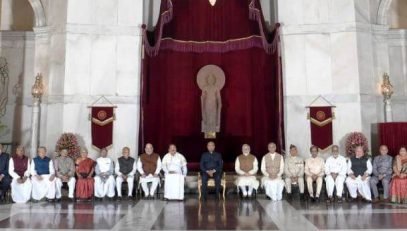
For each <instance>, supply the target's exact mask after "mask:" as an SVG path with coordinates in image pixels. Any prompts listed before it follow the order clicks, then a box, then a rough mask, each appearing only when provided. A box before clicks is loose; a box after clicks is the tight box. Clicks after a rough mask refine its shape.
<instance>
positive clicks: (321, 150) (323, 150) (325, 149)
mask: <svg viewBox="0 0 407 231" xmlns="http://www.w3.org/2000/svg"><path fill="white" fill-rule="evenodd" d="M330 148H332V144H331V145H329V146H328V147H326V148H324V149H321V148H319V147H318V149H319V151H320V152H325V151H327V150H328V149H330Z"/></svg>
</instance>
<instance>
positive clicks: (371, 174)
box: [235, 143, 407, 203]
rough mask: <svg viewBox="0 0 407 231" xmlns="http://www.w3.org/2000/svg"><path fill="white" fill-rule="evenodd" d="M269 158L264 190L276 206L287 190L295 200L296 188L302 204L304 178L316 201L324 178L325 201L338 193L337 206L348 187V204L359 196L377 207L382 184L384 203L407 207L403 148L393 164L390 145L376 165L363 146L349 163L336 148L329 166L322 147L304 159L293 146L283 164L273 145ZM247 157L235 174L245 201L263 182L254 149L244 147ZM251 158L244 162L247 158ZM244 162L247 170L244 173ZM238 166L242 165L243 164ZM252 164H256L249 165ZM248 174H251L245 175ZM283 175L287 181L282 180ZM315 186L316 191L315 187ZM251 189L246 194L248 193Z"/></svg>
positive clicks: (406, 164) (406, 154)
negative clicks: (314, 184)
mask: <svg viewBox="0 0 407 231" xmlns="http://www.w3.org/2000/svg"><path fill="white" fill-rule="evenodd" d="M268 148H269V153H268V154H266V155H265V156H264V157H263V158H262V162H261V172H262V174H263V175H264V177H263V178H262V180H261V181H262V186H263V187H264V189H265V192H266V195H267V196H268V197H269V198H270V199H271V200H274V201H277V200H281V199H282V194H283V190H284V186H285V189H286V192H287V194H288V199H291V198H292V196H291V193H292V190H291V188H292V185H293V184H295V185H297V186H298V188H299V191H300V195H301V196H300V197H301V199H304V198H305V197H304V189H305V187H304V178H305V183H306V184H307V189H308V193H309V198H311V200H312V201H313V202H318V201H319V198H320V194H321V189H322V186H323V180H324V179H325V184H326V191H327V194H328V199H327V202H328V203H331V202H333V201H334V195H333V193H334V190H335V188H336V201H337V202H339V203H342V195H343V189H344V185H345V184H346V186H347V188H348V191H349V194H350V200H351V201H353V200H355V199H356V198H357V196H358V193H359V194H360V195H361V196H362V197H363V199H364V200H365V201H366V202H372V193H373V197H374V199H373V202H379V192H378V189H377V185H378V183H379V182H381V183H382V185H383V194H384V195H383V201H384V202H390V201H391V202H394V203H407V188H406V187H407V150H406V147H404V146H403V147H401V148H400V150H399V154H398V155H397V156H396V158H395V160H394V161H393V158H392V157H391V156H389V155H388V148H387V146H386V145H382V146H381V147H380V155H377V156H376V157H375V158H374V160H373V164H372V162H371V160H370V158H369V157H368V156H367V155H366V154H365V151H364V149H363V147H362V146H357V147H356V148H355V150H354V155H353V156H352V157H349V158H346V157H344V156H342V155H340V154H339V147H338V146H337V145H334V146H332V155H331V156H330V157H329V158H328V159H327V160H326V161H325V160H324V159H322V158H321V157H318V147H316V146H312V147H311V148H310V152H311V157H310V158H308V159H306V160H304V159H303V158H302V157H300V156H298V150H297V148H296V147H295V146H294V145H291V146H290V155H289V156H288V157H286V158H285V159H284V158H283V157H282V156H281V155H280V154H278V153H275V144H274V143H271V144H269V147H268ZM242 152H243V155H244V156H245V157H244V158H242V157H240V158H238V159H236V163H235V168H236V172H237V173H238V174H239V175H240V176H239V178H238V180H237V184H238V185H239V186H240V188H241V190H242V194H243V196H244V197H246V196H250V195H251V193H252V191H253V188H254V189H257V187H258V186H259V182H258V181H257V179H256V177H255V173H256V172H257V165H258V164H257V160H256V158H255V157H254V156H253V155H251V154H250V147H249V146H248V145H243V147H242ZM249 157H251V158H250V159H251V160H250V161H248V163H246V159H248V158H249ZM242 161H243V162H244V163H245V164H244V166H250V167H249V168H247V167H245V169H242V167H241V166H242ZM239 162H240V163H239ZM249 163H252V165H250V164H249ZM248 169H250V171H246V170H248ZM283 176H284V179H283ZM314 182H315V183H316V189H315V190H314V187H313V183H314ZM246 188H248V191H246V190H247V189H246Z"/></svg>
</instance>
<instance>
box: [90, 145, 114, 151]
mask: <svg viewBox="0 0 407 231" xmlns="http://www.w3.org/2000/svg"><path fill="white" fill-rule="evenodd" d="M111 147H113V144H111V145H109V146H107V147H105V148H106V149H108V150H109V149H110V148H111ZM92 148H94V149H96V150H97V151H98V152H100V148H98V147H96V146H95V145H93V144H92Z"/></svg>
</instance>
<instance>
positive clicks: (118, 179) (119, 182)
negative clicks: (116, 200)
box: [115, 160, 137, 197]
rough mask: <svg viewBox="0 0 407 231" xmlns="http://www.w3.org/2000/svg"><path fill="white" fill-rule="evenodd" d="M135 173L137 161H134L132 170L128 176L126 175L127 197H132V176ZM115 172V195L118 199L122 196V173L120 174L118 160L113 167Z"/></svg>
mask: <svg viewBox="0 0 407 231" xmlns="http://www.w3.org/2000/svg"><path fill="white" fill-rule="evenodd" d="M136 171H137V161H134V164H133V169H132V170H131V172H130V173H129V174H127V181H126V182H127V186H128V187H129V188H128V196H129V197H131V196H132V192H133V187H134V175H135V174H136ZM115 172H116V175H117V177H116V188H117V195H118V196H119V197H121V196H122V183H123V181H124V179H123V173H121V172H120V164H119V160H117V161H116V165H115Z"/></svg>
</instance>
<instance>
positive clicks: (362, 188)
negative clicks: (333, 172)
mask: <svg viewBox="0 0 407 231" xmlns="http://www.w3.org/2000/svg"><path fill="white" fill-rule="evenodd" d="M369 179H370V177H367V178H366V180H364V181H363V180H362V177H361V176H358V177H356V179H352V178H351V177H348V178H346V186H347V187H348V190H349V194H350V196H351V197H352V198H356V197H357V196H358V194H357V191H359V193H360V195H362V197H363V198H365V199H366V200H369V201H370V200H372V195H371V193H370V185H369Z"/></svg>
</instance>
